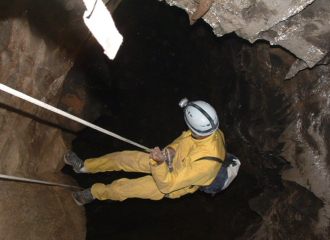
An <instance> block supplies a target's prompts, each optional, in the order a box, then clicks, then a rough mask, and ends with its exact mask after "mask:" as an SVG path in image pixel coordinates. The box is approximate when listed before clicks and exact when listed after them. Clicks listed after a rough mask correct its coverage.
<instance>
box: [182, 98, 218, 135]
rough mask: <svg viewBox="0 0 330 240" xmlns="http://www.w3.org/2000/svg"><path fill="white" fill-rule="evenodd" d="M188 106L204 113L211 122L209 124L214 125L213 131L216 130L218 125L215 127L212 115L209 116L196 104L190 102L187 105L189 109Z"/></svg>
mask: <svg viewBox="0 0 330 240" xmlns="http://www.w3.org/2000/svg"><path fill="white" fill-rule="evenodd" d="M188 106H192V107H194V108H196V109H198V110H199V111H200V112H201V113H203V114H204V116H205V117H206V118H207V119H208V120H209V122H210V123H211V125H212V129H216V125H215V123H214V121H213V119H212V118H211V116H210V115H209V114H208V113H207V112H206V111H205V110H204V109H203V108H201V107H200V106H198V105H197V104H195V103H193V102H189V103H188V104H187V107H188Z"/></svg>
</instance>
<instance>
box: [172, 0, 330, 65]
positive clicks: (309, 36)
mask: <svg viewBox="0 0 330 240" xmlns="http://www.w3.org/2000/svg"><path fill="white" fill-rule="evenodd" d="M166 2H168V3H169V4H170V5H174V6H178V7H180V8H183V9H184V10H186V11H187V13H188V14H189V16H191V15H192V14H193V13H194V12H196V11H198V10H199V9H201V8H205V4H204V3H205V2H211V4H210V6H211V7H209V8H208V9H204V11H203V13H204V15H202V16H201V17H202V18H203V19H204V20H205V21H206V22H207V23H208V24H209V25H210V26H211V27H212V28H213V31H214V33H215V34H216V35H217V36H223V35H225V34H227V33H231V32H235V33H236V34H237V35H238V36H240V37H242V38H244V39H247V40H248V41H250V42H251V43H253V42H255V41H256V40H258V39H265V40H267V41H269V43H270V44H272V45H280V46H282V47H284V48H286V49H287V50H289V51H290V52H292V53H293V54H295V55H296V56H297V57H298V58H299V59H302V60H303V61H304V68H307V66H308V67H310V68H312V67H313V66H315V64H316V63H318V62H319V61H321V60H322V59H323V58H324V57H325V56H326V55H327V54H328V52H329V50H330V43H329V41H327V39H328V38H329V34H330V28H329V22H330V15H329V12H330V4H329V2H328V1H327V0H295V1H282V0H236V1H231V0H213V1H210V0H199V1H197V0H196V1H195V0H166Z"/></svg>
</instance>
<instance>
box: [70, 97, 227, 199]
mask: <svg viewBox="0 0 330 240" xmlns="http://www.w3.org/2000/svg"><path fill="white" fill-rule="evenodd" d="M179 105H180V107H182V108H183V112H184V119H185V121H186V123H187V125H188V127H189V129H190V130H188V131H187V132H183V134H182V135H181V136H180V137H179V138H178V139H176V140H175V141H174V142H173V143H172V144H170V145H169V146H167V149H168V153H167V155H171V156H173V155H174V159H173V163H172V164H167V163H166V161H165V160H166V154H165V155H164V153H162V152H161V151H160V149H159V148H158V147H156V148H155V149H154V152H152V153H151V154H150V155H149V154H148V153H145V152H138V151H124V152H116V153H111V154H108V155H105V156H103V157H100V158H92V159H88V160H86V161H85V162H84V161H82V160H81V159H80V158H78V157H77V155H76V154H75V153H74V152H72V151H68V152H66V154H65V156H64V161H65V163H67V164H69V165H71V166H72V167H73V169H74V171H76V172H77V173H87V172H89V173H96V172H105V171H121V170H123V171H127V172H143V173H148V175H147V176H144V177H141V178H138V179H127V178H123V179H119V180H117V181H114V182H113V183H111V184H109V185H104V184H102V183H96V184H94V185H93V186H92V187H91V188H88V189H85V190H83V191H80V192H74V193H73V194H72V196H73V198H74V200H75V201H76V202H77V204H78V205H83V204H86V203H90V202H91V201H93V200H94V199H95V198H97V199H99V200H105V199H111V200H119V201H123V200H125V199H127V198H144V199H152V200H159V199H162V198H163V197H164V196H166V197H168V198H178V197H181V196H183V195H185V194H187V193H193V192H195V191H196V190H197V189H198V187H199V186H207V185H209V184H211V183H212V181H213V180H214V178H215V177H216V175H217V173H218V171H219V169H220V167H221V163H219V162H216V161H210V160H204V161H197V160H198V159H199V158H202V157H216V158H221V159H224V158H225V147H224V137H223V133H222V132H221V131H220V130H219V129H218V127H219V119H218V116H217V114H216V111H215V109H214V108H213V107H212V106H211V105H210V104H208V103H206V102H204V101H195V102H189V101H188V99H186V98H185V99H182V100H181V101H180V103H179Z"/></svg>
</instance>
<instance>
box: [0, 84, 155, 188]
mask: <svg viewBox="0 0 330 240" xmlns="http://www.w3.org/2000/svg"><path fill="white" fill-rule="evenodd" d="M0 90H2V91H4V92H7V93H9V94H12V95H14V96H16V97H19V98H21V99H23V100H26V101H28V102H30V103H33V104H35V105H37V106H39V107H42V108H45V109H47V110H49V111H52V112H55V113H57V114H59V115H62V116H64V117H67V118H70V119H71V120H74V121H76V122H78V123H81V124H83V125H85V126H87V127H90V128H93V129H95V130H97V131H100V132H102V133H105V134H107V135H110V136H112V137H115V138H117V139H119V140H122V141H124V142H127V143H130V144H132V145H135V146H137V147H139V148H142V149H144V150H146V151H148V152H153V150H152V149H150V148H147V147H145V146H143V145H141V144H138V143H136V142H133V141H131V140H129V139H126V138H123V137H121V136H119V135H117V134H115V133H112V132H110V131H108V130H105V129H103V128H100V127H98V126H96V125H94V124H92V123H89V122H87V121H85V120H83V119H80V118H78V117H76V116H73V115H71V114H69V113H66V112H64V111H62V110H60V109H58V108H55V107H53V106H51V105H49V104H46V103H44V102H42V101H39V100H37V99H35V98H32V97H30V96H28V95H25V94H24V93H21V92H19V91H16V90H14V89H12V88H10V87H7V86H6V85H3V84H1V83H0ZM0 178H4V179H10V180H17V181H24V182H34V183H41V184H46V185H53V186H62V187H73V188H79V189H81V188H80V187H77V186H70V185H65V184H59V183H51V182H46V181H40V180H34V179H28V178H20V177H14V176H8V175H3V174H0Z"/></svg>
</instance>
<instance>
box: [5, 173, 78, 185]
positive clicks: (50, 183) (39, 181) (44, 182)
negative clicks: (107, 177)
mask: <svg viewBox="0 0 330 240" xmlns="http://www.w3.org/2000/svg"><path fill="white" fill-rule="evenodd" d="M0 178H2V179H9V180H16V181H22V182H31V183H41V184H45V185H52V186H59V187H68V188H78V189H82V188H81V187H78V186H72V185H66V184H61V183H52V182H46V181H41V180H35V179H30V178H22V177H14V176H9V175H4V174H0Z"/></svg>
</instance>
